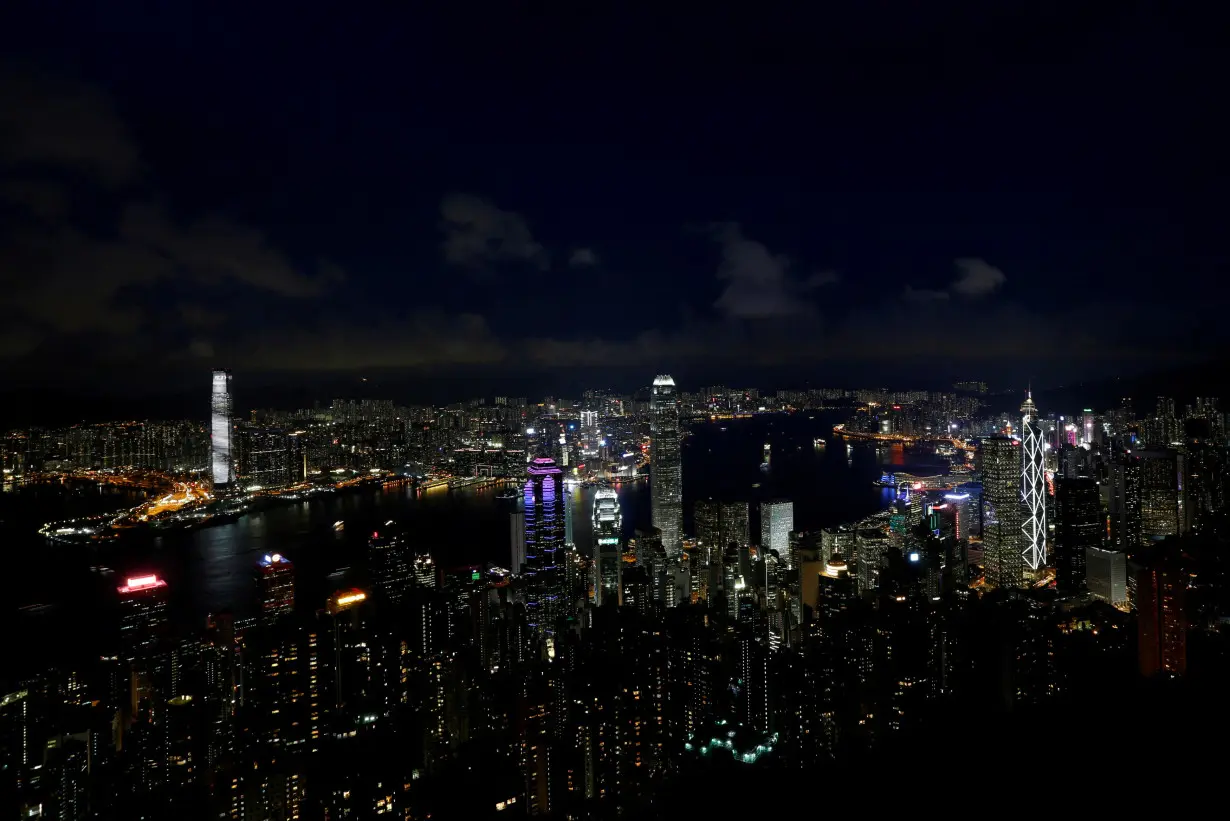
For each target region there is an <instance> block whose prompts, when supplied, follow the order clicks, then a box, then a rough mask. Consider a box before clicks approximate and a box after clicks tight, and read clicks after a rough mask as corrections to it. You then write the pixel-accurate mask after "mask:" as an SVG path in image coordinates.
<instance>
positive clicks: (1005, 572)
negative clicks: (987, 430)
mask: <svg viewBox="0 0 1230 821" xmlns="http://www.w3.org/2000/svg"><path fill="white" fill-rule="evenodd" d="M978 456H979V466H978V467H979V471H980V472H981V473H982V549H983V566H984V568H985V570H986V582H987V584H989V585H992V586H994V587H1021V586H1023V585H1024V584H1025V567H1026V565H1025V556H1024V554H1025V550H1026V547H1027V545H1026V542H1025V531H1024V519H1025V505H1024V502H1023V500H1022V499H1021V461H1022V457H1021V443H1020V442H1019V441H1018V440H1016V439H1011V438H1009V437H1007V436H992V437H989V438H987V439H983V440H982V444H981V445H980V446H979V448H978Z"/></svg>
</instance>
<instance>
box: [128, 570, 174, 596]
mask: <svg viewBox="0 0 1230 821" xmlns="http://www.w3.org/2000/svg"><path fill="white" fill-rule="evenodd" d="M126 581H127V585H125V586H124V587H121V588H118V589H119V591H120V592H121V593H137V592H140V591H142V590H152V589H153V588H155V587H166V586H167V583H166V582H164V581H163V580H162V579H160V578H158V576H157V574H154V573H151V574H149V575H148V576H129V577H128V579H127V580H126Z"/></svg>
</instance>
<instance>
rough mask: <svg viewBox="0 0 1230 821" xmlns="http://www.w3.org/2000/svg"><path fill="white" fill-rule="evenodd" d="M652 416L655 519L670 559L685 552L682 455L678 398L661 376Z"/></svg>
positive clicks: (671, 382)
mask: <svg viewBox="0 0 1230 821" xmlns="http://www.w3.org/2000/svg"><path fill="white" fill-rule="evenodd" d="M650 412H651V414H652V426H651V436H652V450H651V452H650V457H651V460H652V463H653V476H652V477H651V479H652V483H653V485H652V511H651V513H652V519H653V526H654V527H656V528H658V530H660V531H661V532H662V546H663V547H664V548H665V549H666V554H667V555H668V556H678V555H679V554H680V553H681V552H683V465H682V461H681V456H680V452H679V398H678V396H677V395H676V394H675V380H674V379H671V378H670V377H669V376H666V375H661V376H658V377H656V378H655V379H654V380H653V396H652V398H651V400H650Z"/></svg>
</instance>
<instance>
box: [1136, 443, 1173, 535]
mask: <svg viewBox="0 0 1230 821" xmlns="http://www.w3.org/2000/svg"><path fill="white" fill-rule="evenodd" d="M1135 455H1136V456H1138V457H1139V458H1140V527H1141V537H1142V540H1143V541H1145V542H1149V541H1160V540H1161V539H1164V538H1166V537H1167V536H1174V535H1177V534H1179V533H1181V532H1182V531H1183V521H1184V519H1183V512H1184V511H1183V481H1182V479H1183V457H1182V456H1181V455H1180V454H1179V452H1178V451H1177V450H1175V449H1173V448H1165V449H1161V450H1142V451H1137V452H1136V454H1135Z"/></svg>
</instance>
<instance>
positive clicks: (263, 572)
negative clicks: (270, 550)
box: [256, 553, 295, 621]
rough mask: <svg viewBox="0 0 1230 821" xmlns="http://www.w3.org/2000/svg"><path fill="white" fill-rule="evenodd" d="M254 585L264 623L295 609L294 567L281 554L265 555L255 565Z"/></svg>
mask: <svg viewBox="0 0 1230 821" xmlns="http://www.w3.org/2000/svg"><path fill="white" fill-rule="evenodd" d="M256 585H257V589H258V590H259V596H260V610H261V618H263V619H265V620H266V621H270V620H273V619H276V618H277V617H279V616H282V615H285V614H288V613H291V612H292V611H294V609H295V567H294V565H292V564H291V563H290V559H288V558H286V557H285V556H283V555H282V554H281V553H274V554H272V555H265V556H264V557H262V558H261V560H260V561H258V562H257V563H256Z"/></svg>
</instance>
